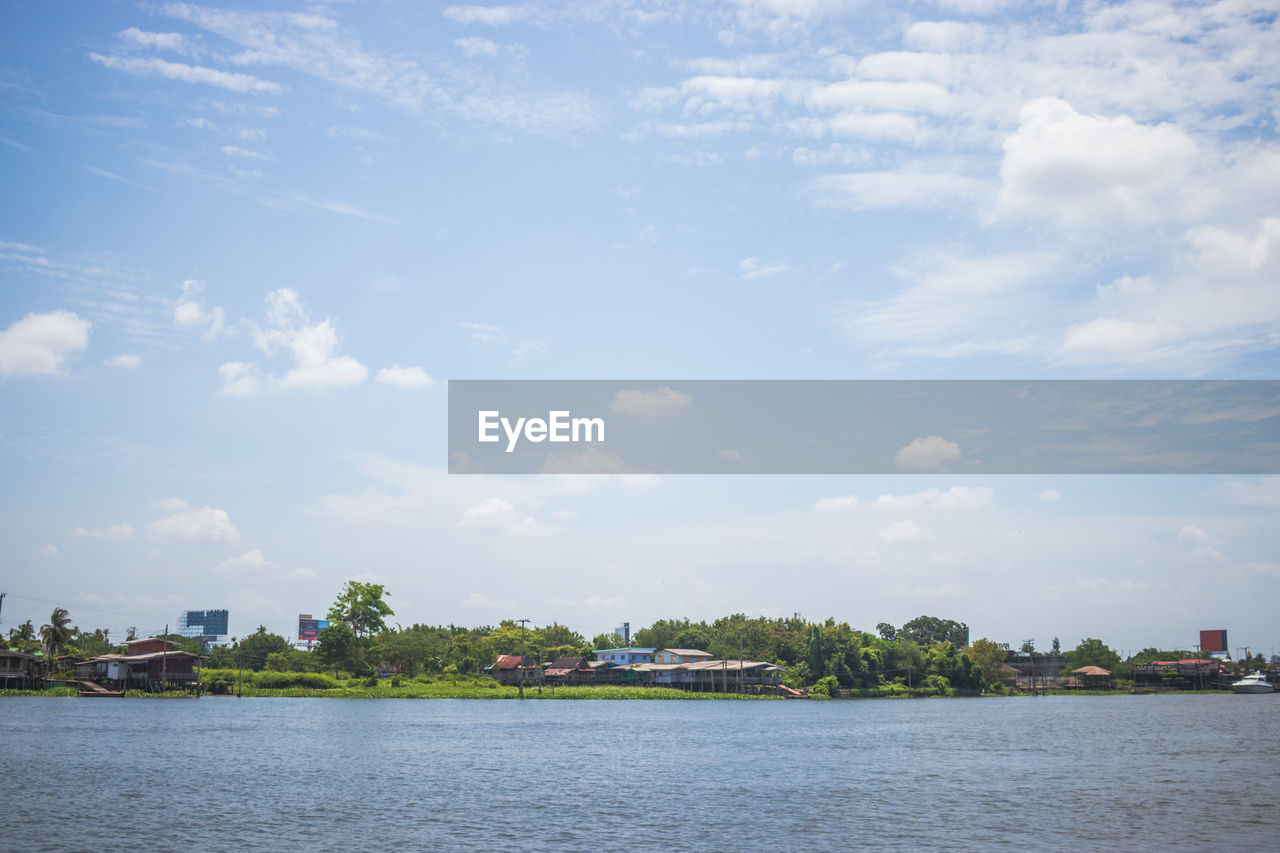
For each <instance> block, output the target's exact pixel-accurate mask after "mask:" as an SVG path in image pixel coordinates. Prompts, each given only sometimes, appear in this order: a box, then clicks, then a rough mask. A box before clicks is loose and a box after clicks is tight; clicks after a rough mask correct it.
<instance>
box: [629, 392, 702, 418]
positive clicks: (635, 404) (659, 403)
mask: <svg viewBox="0 0 1280 853" xmlns="http://www.w3.org/2000/svg"><path fill="white" fill-rule="evenodd" d="M692 405H693V397H692V396H691V395H689V394H686V393H684V392H683V391H674V390H672V389H671V388H654V389H650V390H646V391H619V392H618V393H616V394H614V395H613V400H612V401H611V402H610V403H609V411H611V412H616V413H619V414H629V415H656V414H660V413H662V412H669V411H672V410H674V409H687V408H689V407H690V406H692Z"/></svg>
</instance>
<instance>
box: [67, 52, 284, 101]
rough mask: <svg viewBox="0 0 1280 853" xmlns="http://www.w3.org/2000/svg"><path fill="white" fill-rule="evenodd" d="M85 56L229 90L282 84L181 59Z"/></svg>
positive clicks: (270, 91) (278, 89)
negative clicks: (179, 60)
mask: <svg viewBox="0 0 1280 853" xmlns="http://www.w3.org/2000/svg"><path fill="white" fill-rule="evenodd" d="M89 58H90V59H92V60H93V61H94V62H96V63H98V64H99V65H102V66H104V67H106V68H111V69H114V70H117V71H123V72H125V73H126V74H133V75H135V76H138V77H145V76H151V75H158V76H160V77H164V78H166V79H169V80H179V81H181V82H183V83H199V84H205V85H208V86H218V87H220V88H223V89H229V90H231V91H232V92H245V93H252V94H267V95H279V94H281V93H282V92H284V87H283V86H281V85H280V84H279V83H272V82H271V81H269V80H259V79H258V78H257V77H253V76H251V75H249V74H237V73H234V72H230V71H218V70H217V69H215V68H206V67H204V66H203V65H186V64H185V63H181V62H168V61H166V60H164V59H157V58H155V57H150V58H147V59H138V58H124V57H119V56H103V55H102V54H100V53H90V54H89Z"/></svg>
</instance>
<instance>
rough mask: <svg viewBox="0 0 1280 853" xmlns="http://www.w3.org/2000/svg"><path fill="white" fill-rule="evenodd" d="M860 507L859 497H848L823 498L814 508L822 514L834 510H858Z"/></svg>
mask: <svg viewBox="0 0 1280 853" xmlns="http://www.w3.org/2000/svg"><path fill="white" fill-rule="evenodd" d="M859 506H860V504H859V502H858V496H857V495H846V496H844V497H839V498H822V499H821V500H819V501H818V502H817V503H815V504H814V505H813V508H814V509H816V510H820V511H822V512H831V511H833V510H845V509H857V508H858V507H859Z"/></svg>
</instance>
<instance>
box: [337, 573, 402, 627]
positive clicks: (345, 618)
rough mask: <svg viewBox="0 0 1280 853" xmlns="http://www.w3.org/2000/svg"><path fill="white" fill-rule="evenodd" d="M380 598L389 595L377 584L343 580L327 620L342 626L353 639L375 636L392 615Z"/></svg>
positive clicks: (391, 611)
mask: <svg viewBox="0 0 1280 853" xmlns="http://www.w3.org/2000/svg"><path fill="white" fill-rule="evenodd" d="M384 596H385V597H388V598H389V597H390V596H391V593H389V592H387V591H386V588H385V587H384V586H383V585H382V584H380V583H362V582H361V581H347V583H346V586H344V587H343V588H342V592H341V593H339V595H338V598H337V599H336V600H335V601H334V602H333V606H332V607H330V608H329V621H330V623H333V622H343V623H345V624H346V626H347V627H348V628H350V629H351V633H352V634H354V635H355V637H356V639H357V640H359V639H361V638H364V637H367V636H369V635H371V634H376V633H377V632H378V631H381V630H383V629H384V628H385V627H386V622H385V619H386V617H388V616H394V615H395V611H394V610H392V609H391V605H389V604H387V603H386V602H385V601H383V600H382V599H383V597H384Z"/></svg>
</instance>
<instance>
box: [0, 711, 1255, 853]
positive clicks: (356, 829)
mask: <svg viewBox="0 0 1280 853" xmlns="http://www.w3.org/2000/svg"><path fill="white" fill-rule="evenodd" d="M0 719H2V720H3V732H4V744H3V749H2V750H0V770H3V776H2V777H0V778H3V779H4V780H5V796H4V800H3V802H4V805H3V808H0V848H3V849H12V850H22V851H41V850H49V851H64V850H178V849H200V850H236V851H241V850H244V851H279V850H391V849H397V850H464V849H465V850H504V849H531V850H554V851H560V850H628V851H648V850H661V851H676V850H769V851H773V850H779V849H781V848H790V849H793V850H827V849H837V848H864V847H874V848H880V849H903V850H907V849H922V848H924V849H938V848H945V849H992V848H1005V849H1030V848H1035V849H1039V850H1144V851H1145V850H1154V849H1161V850H1205V849H1223V848H1231V849H1237V850H1249V849H1252V850H1264V849H1265V850H1275V849H1280V808H1277V800H1278V799H1280V763H1278V762H1277V760H1276V759H1277V752H1276V749H1275V743H1276V735H1277V731H1280V697H1276V696H1235V695H1182V696H1178V695H1173V696H1168V695H1162V696H1128V695H1125V696H1099V697H1092V696H1078V697H1038V698H1032V697H1018V698H1008V699H999V698H992V699H950V700H947V699H929V700H863V701H827V702H819V701H808V702H806V701H772V702H766V701H747V702H733V701H526V702H518V701H501V700H489V701H484V700H479V701H470V700H412V699H409V700H358V699H235V698H230V697H205V698H202V699H199V700H181V699H173V700H159V699H93V700H88V699H79V698H73V699H55V698H43V697H33V698H25V697H10V698H0Z"/></svg>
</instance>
